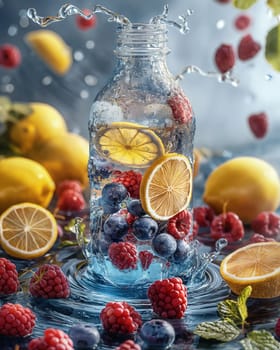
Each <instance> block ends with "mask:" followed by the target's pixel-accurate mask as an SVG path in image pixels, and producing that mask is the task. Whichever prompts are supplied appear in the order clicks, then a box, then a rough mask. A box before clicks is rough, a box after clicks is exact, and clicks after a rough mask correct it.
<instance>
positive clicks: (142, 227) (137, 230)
mask: <svg viewBox="0 0 280 350" xmlns="http://www.w3.org/2000/svg"><path fill="white" fill-rule="evenodd" d="M132 227H133V234H134V236H135V237H136V238H137V239H139V240H140V241H145V240H150V239H153V238H154V236H155V235H156V233H157V231H158V224H157V222H156V221H155V220H154V219H152V218H151V217H149V216H143V217H141V218H138V219H136V220H135V221H134V223H133V226H132Z"/></svg>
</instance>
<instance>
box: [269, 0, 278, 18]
mask: <svg viewBox="0 0 280 350" xmlns="http://www.w3.org/2000/svg"><path fill="white" fill-rule="evenodd" d="M267 6H269V7H270V8H271V9H272V12H273V15H274V16H278V15H279V14H280V0H267Z"/></svg>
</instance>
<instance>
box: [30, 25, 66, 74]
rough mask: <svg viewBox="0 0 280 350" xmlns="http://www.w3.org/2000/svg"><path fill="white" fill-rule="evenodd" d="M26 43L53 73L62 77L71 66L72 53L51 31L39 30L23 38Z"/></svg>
mask: <svg viewBox="0 0 280 350" xmlns="http://www.w3.org/2000/svg"><path fill="white" fill-rule="evenodd" d="M25 40H26V42H27V43H28V44H29V45H30V46H31V48H32V49H33V50H34V51H35V52H36V53H37V55H38V56H39V57H40V58H41V59H42V60H43V61H44V62H45V63H46V64H47V65H48V66H49V67H50V69H52V70H53V71H54V72H55V73H57V74H60V75H63V74H65V73H66V72H67V71H68V70H69V69H70V67H71V65H72V52H71V49H70V48H69V46H68V45H67V44H66V43H65V41H64V40H63V38H62V37H61V36H60V35H59V34H57V33H56V32H54V31H52V30H45V29H39V30H35V31H32V32H29V33H27V34H26V36H25Z"/></svg>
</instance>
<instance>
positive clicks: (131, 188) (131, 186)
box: [112, 170, 142, 198]
mask: <svg viewBox="0 0 280 350" xmlns="http://www.w3.org/2000/svg"><path fill="white" fill-rule="evenodd" d="M112 181H113V182H117V183H121V184H123V185H124V186H125V187H126V189H127V191H128V193H129V195H130V197H131V198H139V197H140V194H139V190H140V184H141V181H142V174H141V173H138V172H137V171H134V170H128V171H123V172H121V171H116V172H115V178H114V179H113V180H112Z"/></svg>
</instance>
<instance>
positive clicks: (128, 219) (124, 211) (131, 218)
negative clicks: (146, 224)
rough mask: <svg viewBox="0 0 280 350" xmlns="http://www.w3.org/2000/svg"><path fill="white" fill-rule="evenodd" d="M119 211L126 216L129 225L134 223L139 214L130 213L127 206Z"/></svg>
mask: <svg viewBox="0 0 280 350" xmlns="http://www.w3.org/2000/svg"><path fill="white" fill-rule="evenodd" d="M118 213H119V214H120V215H123V216H124V217H125V220H126V222H127V223H128V225H132V224H133V223H134V221H135V220H136V219H137V216H134V215H132V214H131V213H129V211H128V210H127V209H126V208H123V209H121V210H119V212H118Z"/></svg>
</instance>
